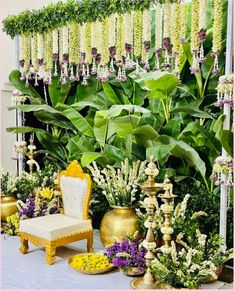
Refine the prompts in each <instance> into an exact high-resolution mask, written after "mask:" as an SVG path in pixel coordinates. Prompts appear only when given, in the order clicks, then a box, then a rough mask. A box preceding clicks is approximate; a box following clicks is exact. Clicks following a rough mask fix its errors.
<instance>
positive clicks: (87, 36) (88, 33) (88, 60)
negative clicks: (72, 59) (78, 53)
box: [85, 22, 91, 63]
mask: <svg viewBox="0 0 235 291" xmlns="http://www.w3.org/2000/svg"><path fill="white" fill-rule="evenodd" d="M85 39H86V49H85V54H86V63H91V23H90V22H88V23H87V24H86V28H85Z"/></svg>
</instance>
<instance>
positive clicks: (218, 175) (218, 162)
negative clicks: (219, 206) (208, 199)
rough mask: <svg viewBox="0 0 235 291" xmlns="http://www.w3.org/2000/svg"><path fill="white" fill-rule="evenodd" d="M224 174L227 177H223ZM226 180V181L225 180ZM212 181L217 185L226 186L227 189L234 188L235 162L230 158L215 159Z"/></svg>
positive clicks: (220, 157)
mask: <svg viewBox="0 0 235 291" xmlns="http://www.w3.org/2000/svg"><path fill="white" fill-rule="evenodd" d="M223 174H224V175H225V177H223ZM224 178H225V179H224ZM211 179H212V180H214V181H215V185H217V186H219V185H224V186H225V187H226V188H232V187H233V160H232V158H230V157H222V156H219V157H217V158H216V159H215V163H214V165H213V172H212V175H211Z"/></svg>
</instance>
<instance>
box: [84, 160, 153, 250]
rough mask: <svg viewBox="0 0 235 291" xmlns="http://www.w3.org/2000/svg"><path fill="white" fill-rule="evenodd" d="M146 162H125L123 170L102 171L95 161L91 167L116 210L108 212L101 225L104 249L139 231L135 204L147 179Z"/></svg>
mask: <svg viewBox="0 0 235 291" xmlns="http://www.w3.org/2000/svg"><path fill="white" fill-rule="evenodd" d="M146 164H147V161H143V162H140V161H134V162H132V163H129V160H128V159H125V161H123V162H122V163H121V167H120V168H114V167H113V166H110V165H107V166H106V167H105V168H103V169H102V170H100V169H99V167H98V166H97V164H96V162H93V163H92V166H91V165H90V166H88V168H89V169H90V171H91V174H92V176H93V179H94V181H95V182H96V183H97V185H98V187H99V188H101V189H102V193H103V194H104V196H105V197H106V199H107V200H108V202H109V204H110V206H111V207H112V208H113V210H111V211H109V212H107V213H106V214H105V215H104V217H103V219H102V222H101V226H100V238H101V241H102V243H103V245H104V246H105V247H107V246H109V245H112V244H113V243H114V242H115V241H118V242H120V241H122V240H123V239H124V238H126V237H127V236H132V235H134V233H135V232H136V231H137V230H138V220H137V215H136V213H135V210H134V208H135V205H136V203H137V201H138V199H139V196H140V193H141V191H140V189H139V187H138V184H139V183H141V182H142V181H143V180H144V179H145V167H146Z"/></svg>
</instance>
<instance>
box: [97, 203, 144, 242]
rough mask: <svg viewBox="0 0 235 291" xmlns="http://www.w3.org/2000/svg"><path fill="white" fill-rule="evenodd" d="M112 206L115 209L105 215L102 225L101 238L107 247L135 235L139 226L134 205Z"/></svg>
mask: <svg viewBox="0 0 235 291" xmlns="http://www.w3.org/2000/svg"><path fill="white" fill-rule="evenodd" d="M111 207H112V208H113V210H111V211H109V212H107V213H106V214H105V215H104V217H103V219H102V221H101V225H100V240H101V242H102V244H103V245H104V246H105V247H108V246H110V245H112V244H113V243H114V242H115V241H117V242H121V241H122V240H123V239H124V238H126V237H127V236H131V235H134V233H135V232H136V231H137V230H138V226H139V225H138V219H137V215H136V213H135V209H134V207H121V206H114V205H111Z"/></svg>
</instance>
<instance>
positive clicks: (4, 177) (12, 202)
mask: <svg viewBox="0 0 235 291" xmlns="http://www.w3.org/2000/svg"><path fill="white" fill-rule="evenodd" d="M15 178H16V177H15V176H14V175H13V174H10V173H8V172H7V173H4V172H2V173H1V221H2V222H6V218H7V216H9V215H11V214H14V213H15V212H16V211H17V206H16V202H17V199H16V197H15V196H14V191H15Z"/></svg>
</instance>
